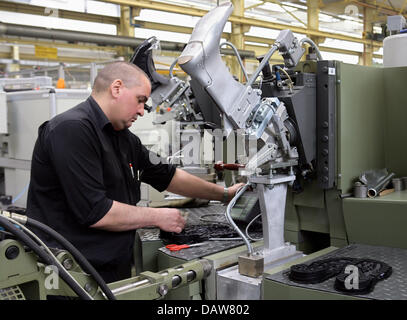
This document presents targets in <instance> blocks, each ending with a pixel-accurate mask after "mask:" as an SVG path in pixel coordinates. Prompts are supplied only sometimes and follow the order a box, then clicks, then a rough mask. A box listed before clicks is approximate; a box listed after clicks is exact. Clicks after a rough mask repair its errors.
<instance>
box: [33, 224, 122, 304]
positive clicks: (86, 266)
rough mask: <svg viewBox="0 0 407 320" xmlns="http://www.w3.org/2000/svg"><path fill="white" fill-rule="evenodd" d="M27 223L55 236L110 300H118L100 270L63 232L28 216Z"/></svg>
mask: <svg viewBox="0 0 407 320" xmlns="http://www.w3.org/2000/svg"><path fill="white" fill-rule="evenodd" d="M26 224H27V225H28V226H31V227H34V228H37V229H39V230H41V231H43V232H44V233H46V234H48V235H50V236H51V237H52V238H54V239H55V240H56V241H57V242H58V243H59V244H61V245H62V246H63V247H64V248H65V249H66V250H67V251H68V252H69V253H71V254H72V256H73V257H74V259H75V260H76V261H77V262H78V263H79V265H80V266H81V268H82V269H83V270H84V271H85V272H87V273H89V274H90V275H91V276H92V277H93V278H94V279H95V281H96V282H97V284H98V285H99V287H100V289H101V290H102V291H103V292H104V294H105V295H106V297H107V298H108V299H109V300H116V297H115V295H114V294H113V293H112V291H111V290H110V288H109V287H108V286H107V284H106V282H105V281H104V280H103V278H102V277H101V276H100V274H99V272H97V271H96V269H95V268H94V267H93V266H92V265H91V264H90V263H89V261H88V260H87V259H86V258H85V257H84V256H83V255H82V253H80V251H79V250H78V249H76V248H75V247H74V246H73V245H72V244H71V243H70V242H69V241H68V240H67V239H66V238H64V237H63V236H62V235H61V234H59V233H58V232H56V231H55V230H53V229H51V228H50V227H48V226H47V225H45V224H43V223H41V222H39V221H37V220H34V219H31V218H27V221H26Z"/></svg>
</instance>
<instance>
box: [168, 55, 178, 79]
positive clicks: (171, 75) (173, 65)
mask: <svg viewBox="0 0 407 320" xmlns="http://www.w3.org/2000/svg"><path fill="white" fill-rule="evenodd" d="M177 62H178V58H176V59H175V60H174V61H173V62H172V63H171V66H170V70H169V75H170V78H174V73H173V70H174V68H175V65H176V64H177Z"/></svg>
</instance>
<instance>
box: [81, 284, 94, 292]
mask: <svg viewBox="0 0 407 320" xmlns="http://www.w3.org/2000/svg"><path fill="white" fill-rule="evenodd" d="M83 288H84V289H85V291H86V292H91V291H92V289H93V287H92V285H91V284H90V283H87V284H85V286H84V287H83Z"/></svg>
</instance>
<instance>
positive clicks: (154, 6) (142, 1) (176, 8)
mask: <svg viewBox="0 0 407 320" xmlns="http://www.w3.org/2000/svg"><path fill="white" fill-rule="evenodd" d="M100 1H102V2H108V3H114V4H117V5H123V6H130V7H134V8H144V9H151V10H158V11H165V12H172V13H178V14H184V15H190V16H195V17H202V16H204V15H205V14H206V13H208V11H207V10H202V9H197V8H193V7H187V6H181V5H175V4H167V3H163V2H158V1H146V0H137V1H134V0H100ZM229 21H230V22H232V23H240V24H243V25H248V26H255V27H261V28H269V29H276V30H284V29H290V30H291V31H293V32H296V33H302V34H308V35H310V36H316V37H324V38H332V39H338V40H344V41H351V42H358V43H365V44H372V45H374V46H379V47H380V46H382V43H381V42H378V41H371V40H368V39H361V38H358V37H351V36H346V35H342V34H337V33H332V32H323V31H318V30H308V29H307V28H302V27H296V26H291V25H286V24H281V23H275V22H270V21H264V20H259V19H253V18H247V17H239V16H234V15H231V16H230V17H229Z"/></svg>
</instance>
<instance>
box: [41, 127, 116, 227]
mask: <svg viewBox="0 0 407 320" xmlns="http://www.w3.org/2000/svg"><path fill="white" fill-rule="evenodd" d="M95 141H97V137H96V133H95V131H94V130H93V128H92V127H91V125H90V124H88V123H85V122H83V121H79V120H70V121H64V122H62V123H59V124H58V125H57V126H56V127H55V128H53V129H52V131H51V132H50V134H49V141H48V144H47V145H48V148H49V155H50V158H51V161H52V163H53V166H54V168H55V171H56V174H57V176H58V178H59V180H60V182H61V185H62V189H63V192H64V195H65V197H66V202H67V204H68V206H69V208H70V210H71V212H72V213H73V214H74V216H75V218H76V219H77V221H78V222H79V223H80V224H82V225H85V226H90V225H92V224H94V223H96V222H97V221H99V220H100V219H101V218H103V217H104V215H105V214H106V213H107V212H108V211H109V210H110V208H111V206H112V205H113V200H111V199H108V198H107V197H106V190H105V186H104V184H103V167H102V164H101V161H100V159H101V151H100V149H98V147H97V145H96V144H95Z"/></svg>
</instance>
